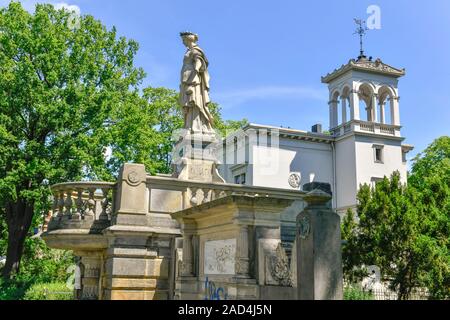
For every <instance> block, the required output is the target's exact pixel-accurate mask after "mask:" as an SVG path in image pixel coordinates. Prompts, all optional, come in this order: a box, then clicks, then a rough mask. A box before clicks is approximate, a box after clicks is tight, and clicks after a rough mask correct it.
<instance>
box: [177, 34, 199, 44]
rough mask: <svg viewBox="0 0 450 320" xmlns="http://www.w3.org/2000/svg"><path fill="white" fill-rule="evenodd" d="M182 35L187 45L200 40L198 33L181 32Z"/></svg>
mask: <svg viewBox="0 0 450 320" xmlns="http://www.w3.org/2000/svg"><path fill="white" fill-rule="evenodd" d="M180 36H181V39H182V40H183V44H184V45H185V46H187V47H189V46H190V45H191V44H193V43H196V42H197V41H198V35H197V34H195V33H193V32H190V31H185V32H180Z"/></svg>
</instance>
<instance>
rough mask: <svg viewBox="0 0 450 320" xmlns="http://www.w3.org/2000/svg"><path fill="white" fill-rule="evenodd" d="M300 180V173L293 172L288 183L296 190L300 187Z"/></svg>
mask: <svg viewBox="0 0 450 320" xmlns="http://www.w3.org/2000/svg"><path fill="white" fill-rule="evenodd" d="M300 180H301V176H300V173H296V172H295V173H291V174H290V175H289V179H288V183H289V185H290V186H291V187H292V188H295V189H297V188H299V187H300Z"/></svg>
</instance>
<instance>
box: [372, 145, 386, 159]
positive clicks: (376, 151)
mask: <svg viewBox="0 0 450 320" xmlns="http://www.w3.org/2000/svg"><path fill="white" fill-rule="evenodd" d="M373 155H374V160H375V162H376V163H383V160H384V159H383V146H380V145H374V146H373Z"/></svg>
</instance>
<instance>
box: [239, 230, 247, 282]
mask: <svg viewBox="0 0 450 320" xmlns="http://www.w3.org/2000/svg"><path fill="white" fill-rule="evenodd" d="M236 249H237V251H236V275H237V276H238V277H241V278H249V256H248V226H247V225H240V226H239V233H238V238H237V242H236Z"/></svg>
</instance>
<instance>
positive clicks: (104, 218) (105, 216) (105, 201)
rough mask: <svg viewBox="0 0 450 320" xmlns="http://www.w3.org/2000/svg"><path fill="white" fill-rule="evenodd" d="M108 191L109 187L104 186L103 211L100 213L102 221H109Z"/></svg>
mask: <svg viewBox="0 0 450 320" xmlns="http://www.w3.org/2000/svg"><path fill="white" fill-rule="evenodd" d="M108 191H109V189H107V188H102V193H103V199H102V202H101V204H102V213H100V216H99V220H101V221H107V220H108V213H107V212H106V210H107V209H108V204H109V202H108Z"/></svg>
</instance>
